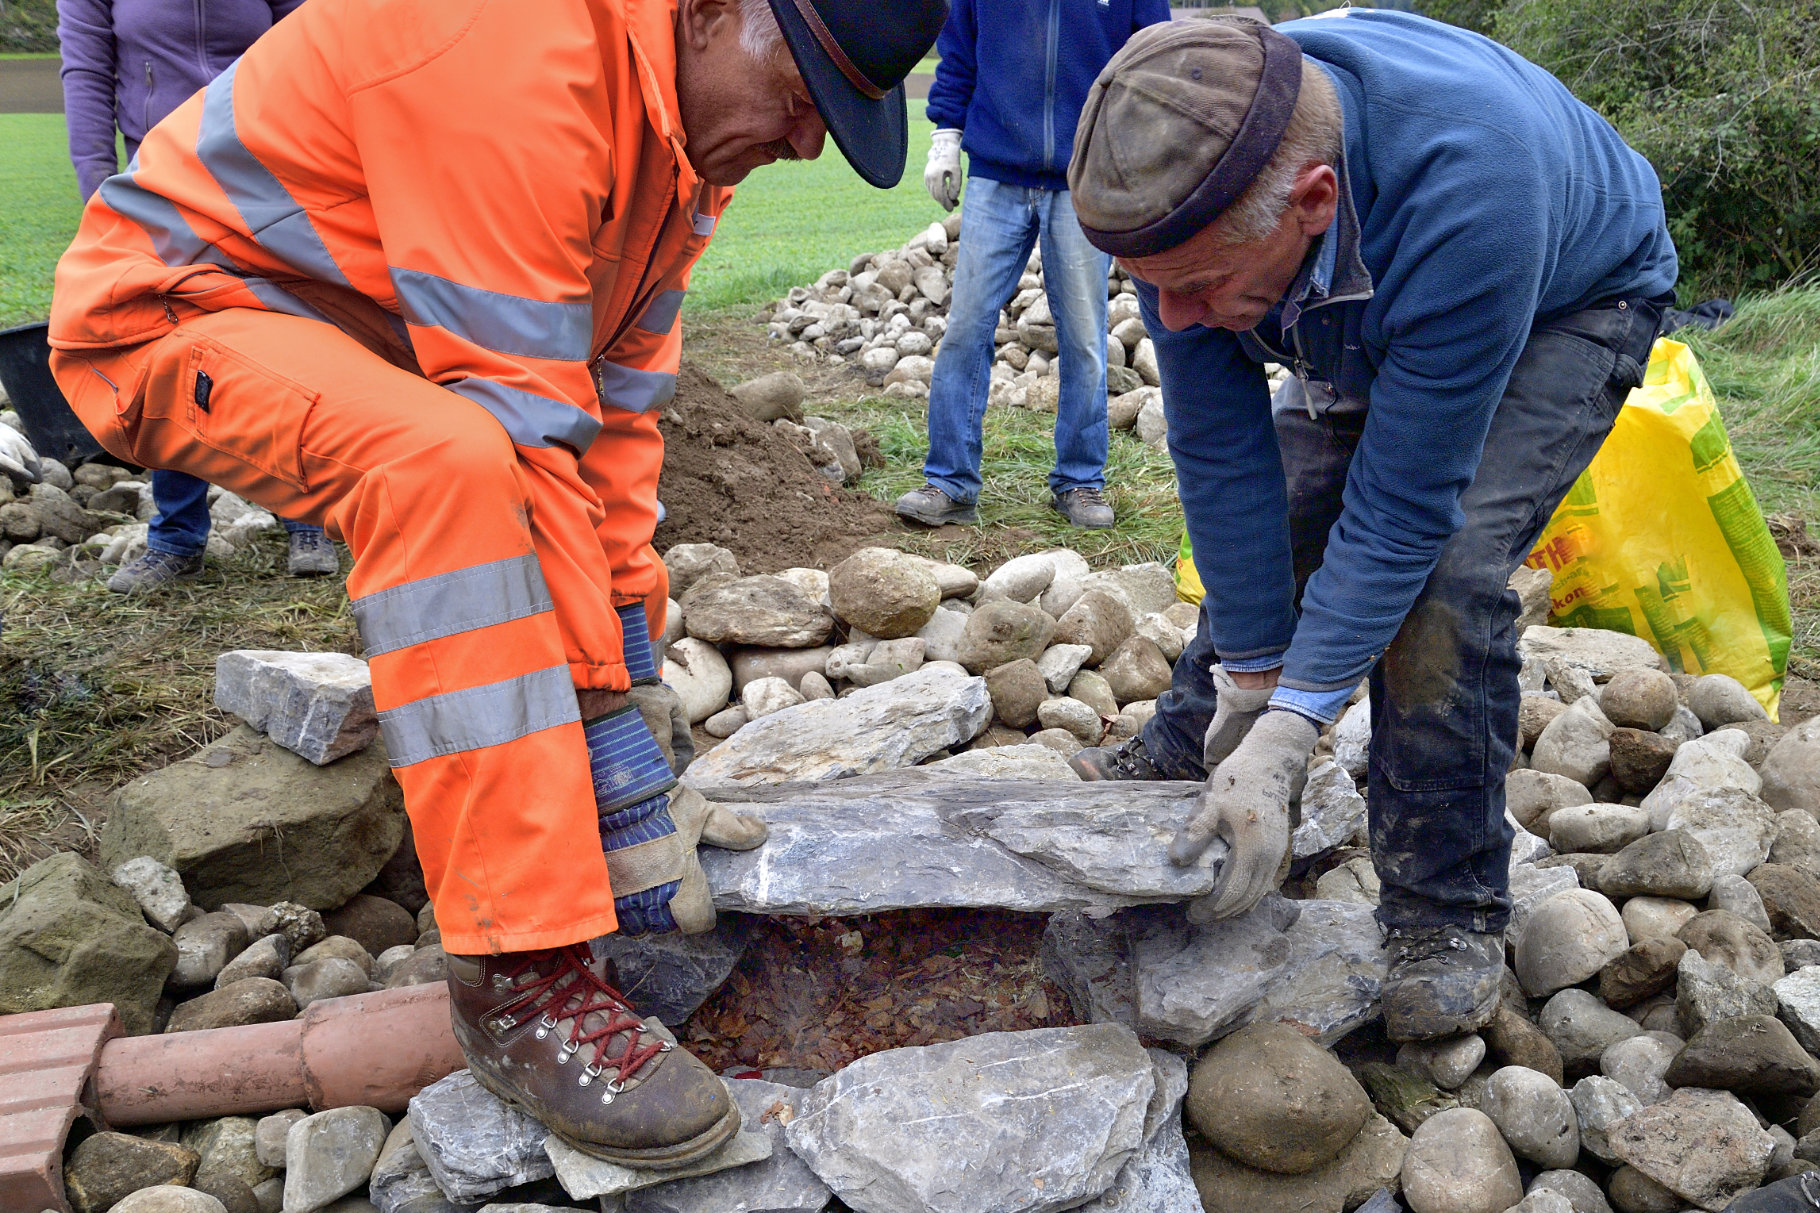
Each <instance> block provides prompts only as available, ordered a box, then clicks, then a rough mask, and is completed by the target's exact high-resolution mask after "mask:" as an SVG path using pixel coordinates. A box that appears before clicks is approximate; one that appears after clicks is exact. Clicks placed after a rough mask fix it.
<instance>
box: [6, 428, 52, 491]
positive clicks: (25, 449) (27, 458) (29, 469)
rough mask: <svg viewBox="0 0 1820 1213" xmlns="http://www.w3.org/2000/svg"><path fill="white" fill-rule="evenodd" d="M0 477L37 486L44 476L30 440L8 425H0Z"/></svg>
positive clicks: (42, 467)
mask: <svg viewBox="0 0 1820 1213" xmlns="http://www.w3.org/2000/svg"><path fill="white" fill-rule="evenodd" d="M0 475H4V476H7V477H9V478H10V479H13V480H18V481H23V482H24V483H26V484H37V483H38V481H39V480H41V479H43V476H44V466H43V465H42V464H41V463H39V462H38V452H37V451H34V450H33V449H32V443H31V440H30V439H29V438H27V437H26V436H25V435H24V434H21V433H20V432H19V431H18V430H15V429H14V428H13V427H12V426H10V425H0Z"/></svg>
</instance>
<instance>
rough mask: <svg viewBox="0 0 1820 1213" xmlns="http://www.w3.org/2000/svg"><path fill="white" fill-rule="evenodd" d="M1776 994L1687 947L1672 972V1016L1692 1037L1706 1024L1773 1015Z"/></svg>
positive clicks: (1776, 1004)
mask: <svg viewBox="0 0 1820 1213" xmlns="http://www.w3.org/2000/svg"><path fill="white" fill-rule="evenodd" d="M1778 1006H1779V1004H1778V1003H1777V1001H1776V992H1775V991H1774V990H1772V989H1770V988H1769V987H1768V986H1765V985H1760V984H1758V983H1757V982H1754V981H1751V980H1750V979H1749V978H1745V977H1740V976H1738V975H1737V974H1736V973H1734V972H1732V970H1731V969H1729V968H1727V967H1726V966H1725V965H1722V964H1718V963H1716V962H1714V961H1709V960H1707V959H1706V958H1705V957H1704V956H1702V955H1700V953H1699V951H1698V950H1697V949H1694V948H1689V949H1688V950H1687V951H1686V952H1685V953H1683V954H1682V956H1681V963H1680V964H1679V965H1678V966H1676V969H1675V1014H1676V1016H1677V1017H1678V1018H1679V1019H1680V1021H1681V1027H1682V1029H1683V1031H1685V1032H1686V1034H1687V1035H1688V1036H1692V1035H1693V1034H1694V1033H1695V1032H1698V1031H1699V1030H1700V1029H1701V1028H1704V1027H1705V1026H1706V1025H1707V1024H1709V1023H1714V1022H1716V1021H1718V1020H1721V1019H1737V1018H1740V1017H1741V1016H1745V1015H1774V1014H1775V1013H1776V1011H1777V1009H1778Z"/></svg>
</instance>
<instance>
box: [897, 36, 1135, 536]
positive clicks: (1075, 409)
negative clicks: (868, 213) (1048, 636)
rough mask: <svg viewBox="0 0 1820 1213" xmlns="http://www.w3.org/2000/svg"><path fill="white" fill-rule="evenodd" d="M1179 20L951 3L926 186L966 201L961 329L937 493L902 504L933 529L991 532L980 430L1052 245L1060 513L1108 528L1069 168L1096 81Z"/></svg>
mask: <svg viewBox="0 0 1820 1213" xmlns="http://www.w3.org/2000/svg"><path fill="white" fill-rule="evenodd" d="M1167 20H1169V4H1168V0H992V2H991V3H982V2H980V0H954V3H953V4H952V5H951V6H950V7H949V9H948V23H947V24H946V25H945V26H943V27H942V33H941V37H940V38H938V39H937V40H936V43H935V46H936V50H937V52H938V53H939V54H940V55H941V63H940V64H939V65H938V66H937V67H936V69H935V83H934V84H933V85H932V86H931V87H930V89H929V108H928V113H929V120H930V121H931V122H933V123H935V125H936V127H937V129H936V132H935V138H934V141H933V142H932V143H931V144H930V146H929V163H928V167H927V168H926V169H925V170H924V172H923V184H924V185H926V186H928V188H929V193H930V195H931V196H932V197H933V198H934V199H935V201H936V202H937V203H938V204H939V205H940V206H941V207H942V208H943V209H944V210H950V211H951V210H953V209H954V204H955V202H956V201H957V200H960V198H961V151H962V149H963V148H964V149H965V150H966V152H967V155H968V157H969V158H970V159H971V161H972V172H971V173H970V174H969V175H968V181H967V195H966V199H965V201H963V202H962V204H961V243H960V256H959V259H958V260H956V261H955V263H954V293H953V295H952V296H951V298H950V300H949V304H948V329H947V333H946V334H945V335H944V336H943V338H942V348H941V350H940V352H939V353H937V354H936V357H935V373H934V375H933V377H932V378H931V379H930V381H929V457H928V459H927V460H926V461H925V462H924V464H923V476H924V478H925V479H926V480H927V481H928V483H927V484H925V485H923V487H922V488H920V489H913V490H912V491H910V492H908V493H905V494H904V495H903V496H902V497H900V498H898V500H897V512H898V514H899V515H900V516H902V517H904V518H908V519H911V520H912V521H915V522H920V523H923V524H925V525H928V526H940V525H942V524H943V523H948V522H962V523H971V522H977V521H979V511H978V509H977V507H976V503H977V502H978V500H979V494H980V426H981V424H982V421H983V419H984V417H985V414H986V389H987V387H988V385H989V384H990V382H991V375H992V355H993V349H994V346H993V340H992V337H993V333H994V331H995V330H996V329H997V328H998V316H999V311H1000V309H1001V308H1003V307H1004V306H1005V304H1007V303H1008V302H1010V300H1011V297H1012V296H1013V295H1014V294H1016V293H1017V283H1018V279H1019V278H1020V277H1022V276H1023V273H1024V266H1025V263H1026V262H1027V261H1028V260H1029V258H1030V250H1031V247H1032V246H1034V245H1035V244H1036V241H1037V239H1038V238H1039V236H1040V238H1041V239H1042V242H1043V285H1044V287H1045V289H1046V290H1047V291H1048V295H1049V310H1050V313H1051V314H1052V315H1053V316H1054V317H1055V337H1056V342H1057V344H1058V345H1059V347H1060V349H1059V351H1058V352H1057V354H1056V358H1057V361H1058V364H1059V365H1058V366H1057V368H1056V370H1057V371H1058V372H1059V373H1060V375H1061V393H1060V399H1059V400H1058V402H1057V407H1056V416H1055V469H1054V470H1053V471H1052V472H1050V474H1049V489H1050V493H1051V502H1050V503H1051V504H1052V505H1053V506H1054V507H1055V509H1057V510H1059V511H1060V512H1061V513H1062V515H1063V516H1064V517H1066V518H1067V519H1068V521H1069V522H1071V523H1073V524H1074V525H1075V526H1080V527H1109V526H1111V525H1112V522H1113V518H1112V507H1111V506H1110V505H1108V504H1107V503H1106V498H1105V496H1104V495H1103V493H1102V492H1101V490H1103V489H1104V488H1105V487H1106V276H1107V273H1108V272H1109V271H1110V269H1111V268H1112V265H1111V259H1110V258H1109V257H1107V256H1106V255H1105V254H1104V253H1102V252H1100V251H1099V250H1098V249H1096V248H1094V247H1093V246H1092V245H1091V244H1089V243H1088V242H1087V240H1086V238H1085V237H1084V236H1082V235H1081V228H1080V224H1079V223H1077V222H1076V221H1075V217H1074V207H1073V205H1072V204H1071V203H1070V202H1069V200H1068V153H1069V150H1070V149H1071V148H1072V147H1073V146H1074V126H1075V122H1076V120H1077V119H1078V118H1079V117H1080V112H1081V103H1082V102H1083V101H1084V100H1086V97H1087V90H1088V88H1090V87H1091V86H1092V84H1093V78H1094V77H1095V76H1096V75H1098V74H1099V71H1100V69H1101V68H1103V67H1105V66H1106V61H1107V60H1108V59H1110V58H1112V56H1113V55H1114V54H1115V53H1116V52H1117V51H1118V49H1119V48H1120V47H1121V46H1124V45H1125V39H1127V38H1129V37H1130V36H1131V34H1132V33H1133V32H1134V31H1136V30H1139V29H1142V28H1143V27H1145V26H1147V25H1153V24H1155V23H1157V22H1159V21H1167Z"/></svg>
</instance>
